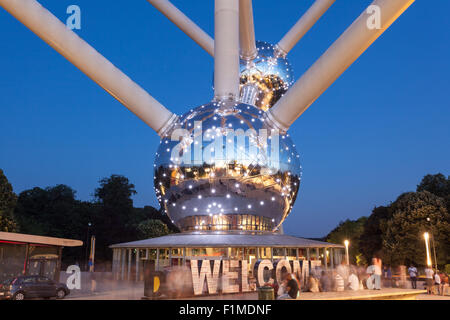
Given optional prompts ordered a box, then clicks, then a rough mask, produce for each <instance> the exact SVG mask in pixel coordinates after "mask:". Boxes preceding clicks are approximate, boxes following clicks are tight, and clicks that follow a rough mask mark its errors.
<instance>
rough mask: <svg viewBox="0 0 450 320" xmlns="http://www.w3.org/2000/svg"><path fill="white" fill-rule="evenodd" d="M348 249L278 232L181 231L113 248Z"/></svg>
mask: <svg viewBox="0 0 450 320" xmlns="http://www.w3.org/2000/svg"><path fill="white" fill-rule="evenodd" d="M202 247H203V248H228V247H233V248H242V247H244V248H247V247H263V248H269V247H271V248H277V247H278V248H344V246H343V245H339V244H333V243H329V242H322V241H316V240H310V239H305V238H299V237H294V236H288V235H284V234H276V233H263V234H238V233H234V234H233V233H231V234H219V233H204V232H203V233H202V232H193V233H178V234H171V235H167V236H164V237H159V238H151V239H146V240H140V241H133V242H127V243H119V244H114V245H111V246H110V248H113V249H115V248H202Z"/></svg>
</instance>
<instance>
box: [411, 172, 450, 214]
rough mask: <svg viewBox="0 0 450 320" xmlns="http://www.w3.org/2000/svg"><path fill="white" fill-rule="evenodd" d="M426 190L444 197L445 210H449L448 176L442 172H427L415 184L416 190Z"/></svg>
mask: <svg viewBox="0 0 450 320" xmlns="http://www.w3.org/2000/svg"><path fill="white" fill-rule="evenodd" d="M420 191H428V192H430V193H432V194H434V195H436V196H438V197H441V198H443V199H444V201H445V203H446V207H447V212H450V177H447V178H445V176H444V175H443V174H442V173H438V174H427V175H426V176H425V177H423V179H422V181H421V182H420V184H419V185H418V186H417V192H420Z"/></svg>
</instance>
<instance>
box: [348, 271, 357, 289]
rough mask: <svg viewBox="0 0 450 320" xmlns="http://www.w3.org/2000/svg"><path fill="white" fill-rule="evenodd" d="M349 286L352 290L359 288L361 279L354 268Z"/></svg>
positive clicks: (349, 279)
mask: <svg viewBox="0 0 450 320" xmlns="http://www.w3.org/2000/svg"><path fill="white" fill-rule="evenodd" d="M348 287H349V288H350V290H352V291H358V290H359V279H358V276H357V275H356V273H355V271H354V270H352V271H351V274H350V276H349V277H348Z"/></svg>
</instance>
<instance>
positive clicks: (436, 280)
mask: <svg viewBox="0 0 450 320" xmlns="http://www.w3.org/2000/svg"><path fill="white" fill-rule="evenodd" d="M434 285H435V286H436V288H437V294H441V291H440V288H441V277H440V276H439V270H436V273H435V274H434Z"/></svg>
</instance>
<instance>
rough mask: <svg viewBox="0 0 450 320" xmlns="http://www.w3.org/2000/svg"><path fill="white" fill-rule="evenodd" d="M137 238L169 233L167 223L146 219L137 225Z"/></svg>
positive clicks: (160, 235) (154, 236)
mask: <svg viewBox="0 0 450 320" xmlns="http://www.w3.org/2000/svg"><path fill="white" fill-rule="evenodd" d="M137 231H138V236H139V239H148V238H156V237H162V236H165V235H168V234H169V233H170V231H169V228H168V227H167V225H166V224H165V223H164V222H162V221H161V220H156V219H148V220H145V221H142V222H141V223H140V224H139V225H138V226H137Z"/></svg>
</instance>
